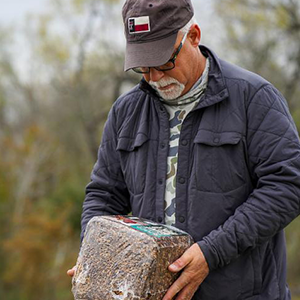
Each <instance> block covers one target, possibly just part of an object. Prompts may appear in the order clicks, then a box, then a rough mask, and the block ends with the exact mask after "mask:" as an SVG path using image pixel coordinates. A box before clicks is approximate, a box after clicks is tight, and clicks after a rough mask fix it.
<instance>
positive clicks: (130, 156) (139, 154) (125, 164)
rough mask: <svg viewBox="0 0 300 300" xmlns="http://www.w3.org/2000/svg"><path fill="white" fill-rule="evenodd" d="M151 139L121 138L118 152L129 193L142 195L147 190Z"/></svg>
mask: <svg viewBox="0 0 300 300" xmlns="http://www.w3.org/2000/svg"><path fill="white" fill-rule="evenodd" d="M148 141H149V138H148V137H147V136H145V135H144V134H137V136H136V137H135V138H129V137H120V138H119V139H118V144H117V151H118V152H119V157H120V164H121V169H122V172H123V176H124V179H125V182H126V184H127V187H128V189H129V191H130V192H131V193H132V194H134V195H137V194H141V193H143V191H144V188H145V181H146V168H147V160H148V145H147V142H148Z"/></svg>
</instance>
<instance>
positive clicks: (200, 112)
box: [68, 0, 300, 300]
mask: <svg viewBox="0 0 300 300" xmlns="http://www.w3.org/2000/svg"><path fill="white" fill-rule="evenodd" d="M192 18H193V8H192V4H191V1H190V0H164V1H160V0H152V1H151V0H127V1H126V3H125V5H124V7H123V20H124V25H125V35H126V39H127V47H126V59H125V70H129V69H133V70H134V71H136V72H138V73H141V74H142V75H143V79H142V81H141V82H140V84H139V85H138V86H136V87H135V88H133V89H132V90H131V91H130V92H128V93H127V94H125V95H122V96H121V97H120V98H119V99H118V100H117V101H116V103H115V104H114V106H113V108H112V109H111V111H110V114H109V117H108V120H107V123H106V126H105V129H104V133H103V139H102V143H101V146H100V148H99V153H98V161H97V163H96V165H95V167H94V170H93V172H92V176H91V182H90V183H89V184H88V186H87V189H86V198H85V202H84V205H83V214H82V237H83V234H84V230H85V227H86V224H87V222H88V221H89V220H90V219H91V218H92V217H93V216H96V215H108V214H127V213H129V212H130V211H132V214H133V215H134V216H138V217H143V218H147V219H151V220H154V221H157V222H161V223H164V222H165V223H167V224H171V225H174V226H176V227H178V228H180V229H182V230H185V231H187V232H189V233H190V234H191V235H192V237H193V238H194V240H195V244H194V245H193V246H192V247H191V248H189V249H188V250H187V251H186V252H185V253H184V254H183V256H182V257H181V258H179V259H178V260H177V261H175V262H174V263H173V264H172V265H170V266H169V270H170V271H171V272H179V271H181V275H180V277H179V278H178V280H177V281H176V282H175V283H174V284H173V285H172V286H171V287H170V289H169V290H168V292H167V293H166V295H165V297H164V298H163V300H170V299H177V300H183V299H192V298H193V299H195V300H200V299H202V300H210V299H211V300H212V299H213V300H218V299H219V300H221V299H222V300H234V299H252V300H254V299H255V300H262V299H264V300H275V299H280V300H286V299H291V296H290V292H289V289H288V287H287V285H286V254H285V240H284V232H283V228H284V227H285V226H287V225H288V224H289V223H290V222H291V221H292V220H293V219H294V218H296V217H297V216H298V215H299V204H300V176H299V175H300V143H299V138H298V134H297V130H296V127H295V125H294V123H293V120H292V118H291V116H290V114H289V112H288V108H287V104H286V101H285V100H284V98H283V97H282V95H281V94H280V93H279V92H278V91H277V90H276V89H275V88H274V87H273V86H272V85H271V84H270V83H269V82H267V81H266V80H264V79H262V78H261V77H259V76H258V75H255V74H253V73H250V72H248V71H245V70H243V69H241V68H239V67H237V66H234V65H231V64H229V63H227V62H225V61H223V60H220V59H219V58H218V57H217V56H216V55H215V54H214V53H213V52H212V51H211V50H210V49H208V48H206V47H204V46H198V45H199V43H200V39H201V32H200V28H199V26H198V25H197V24H196V23H195V22H194V21H193V19H192ZM73 273H74V269H72V270H69V271H68V274H69V275H72V274H73Z"/></svg>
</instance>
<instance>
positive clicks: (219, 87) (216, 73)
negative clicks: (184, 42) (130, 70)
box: [139, 45, 229, 109]
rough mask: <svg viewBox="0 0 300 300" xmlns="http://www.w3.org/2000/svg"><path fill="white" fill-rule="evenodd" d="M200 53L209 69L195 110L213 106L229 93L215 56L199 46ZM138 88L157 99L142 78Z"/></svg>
mask: <svg viewBox="0 0 300 300" xmlns="http://www.w3.org/2000/svg"><path fill="white" fill-rule="evenodd" d="M199 48H200V51H201V52H202V53H203V55H204V56H206V57H208V58H209V61H210V69H209V73H208V84H207V88H206V91H205V94H204V97H203V99H202V100H201V101H200V102H199V104H198V105H197V107H196V109H199V108H203V107H206V106H210V105H213V104H215V103H218V102H220V101H222V100H223V99H225V98H227V97H228V95H229V93H228V90H227V87H226V84H225V79H224V76H223V74H222V67H221V64H220V60H219V58H218V57H217V55H216V54H215V53H214V52H213V51H212V50H210V49H209V48H207V47H205V46H203V45H200V46H199ZM139 87H140V89H141V90H143V91H144V92H145V93H147V94H149V95H151V96H152V97H155V98H158V96H157V94H156V92H155V90H154V89H153V88H152V87H151V86H150V85H149V84H148V83H147V81H146V80H145V79H144V78H143V79H142V80H141V81H140V84H139Z"/></svg>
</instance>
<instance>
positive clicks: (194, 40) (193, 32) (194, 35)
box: [188, 24, 201, 47]
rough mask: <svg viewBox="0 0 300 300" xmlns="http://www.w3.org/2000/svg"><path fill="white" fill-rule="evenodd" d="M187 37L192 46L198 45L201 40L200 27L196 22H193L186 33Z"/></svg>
mask: <svg viewBox="0 0 300 300" xmlns="http://www.w3.org/2000/svg"><path fill="white" fill-rule="evenodd" d="M188 39H189V40H190V42H191V45H192V46H193V47H198V45H199V43H200V40H201V29H200V27H199V26H198V24H193V25H192V26H191V28H190V32H189V34H188Z"/></svg>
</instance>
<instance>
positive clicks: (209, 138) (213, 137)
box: [194, 130, 242, 146]
mask: <svg viewBox="0 0 300 300" xmlns="http://www.w3.org/2000/svg"><path fill="white" fill-rule="evenodd" d="M241 138H242V134H241V133H239V132H222V133H216V132H211V131H206V130H199V131H198V133H197V135H196V137H195V139H194V143H198V144H205V145H208V146H222V145H226V144H230V145H236V144H238V143H239V141H240V140H241Z"/></svg>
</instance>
